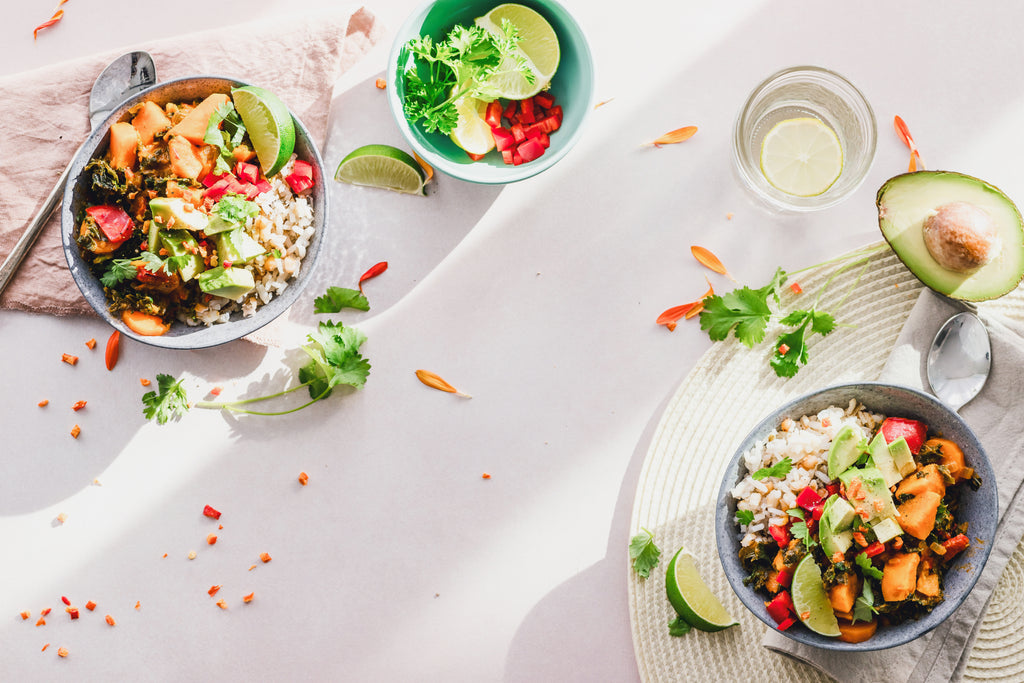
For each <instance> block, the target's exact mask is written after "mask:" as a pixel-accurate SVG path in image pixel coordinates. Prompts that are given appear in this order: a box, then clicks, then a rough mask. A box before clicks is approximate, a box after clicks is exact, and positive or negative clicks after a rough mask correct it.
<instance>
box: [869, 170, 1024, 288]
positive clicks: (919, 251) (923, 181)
mask: <svg viewBox="0 0 1024 683" xmlns="http://www.w3.org/2000/svg"><path fill="white" fill-rule="evenodd" d="M950 202H967V203H969V204H973V205H974V206H977V207H979V208H981V209H984V210H985V211H987V212H988V214H989V215H990V216H991V217H992V220H993V223H994V224H995V227H996V230H997V232H998V234H999V236H1000V239H1001V240H1002V248H1001V249H1000V251H999V253H998V255H997V256H996V257H995V258H994V259H993V260H992V261H991V262H990V263H988V264H986V265H984V266H982V267H981V268H979V269H978V270H976V271H974V272H973V273H958V272H955V271H952V270H947V269H946V268H944V267H943V266H942V265H940V264H939V262H938V261H936V260H935V258H934V257H933V256H932V255H931V252H929V251H928V247H926V246H925V242H924V233H923V228H924V222H925V220H926V219H927V218H928V216H929V215H931V214H932V213H933V212H934V211H935V210H936V209H938V208H939V207H940V206H942V205H944V204H949V203H950ZM876 204H877V206H878V225H879V227H880V228H881V230H882V235H883V236H884V237H885V239H886V241H887V242H888V243H889V245H890V246H891V247H892V250H893V251H894V252H896V255H897V256H899V258H900V260H901V261H903V263H904V264H905V265H906V266H907V268H909V269H910V271H911V272H912V273H913V274H914V275H915V276H916V277H917V278H918V279H919V280H921V282H923V283H924V284H925V285H927V286H928V287H930V288H932V289H934V290H935V291H937V292H939V293H941V294H945V295H946V296H949V297H951V298H954V299H963V300H966V301H984V300H986V299H994V298H996V297H999V296H1002V295H1003V294H1006V293H1007V292H1009V291H1011V290H1013V289H1014V288H1015V287H1016V286H1017V285H1018V284H1019V283H1020V282H1021V280H1022V279H1024V221H1022V220H1021V214H1020V211H1019V210H1018V209H1017V207H1016V206H1015V205H1014V203H1013V202H1012V201H1011V200H1010V199H1009V198H1008V197H1007V196H1006V195H1005V194H1003V193H1002V192H1001V191H1000V190H999V189H997V188H996V187H994V186H992V185H989V184H988V183H986V182H984V181H983V180H978V179H977V178H972V177H971V176H967V175H963V174H961V173H953V172H949V171H917V172H915V173H904V174H903V175H898V176H896V177H895V178H891V179H890V180H889V181H887V182H886V183H885V184H884V185H882V187H881V189H879V191H878V196H877V198H876Z"/></svg>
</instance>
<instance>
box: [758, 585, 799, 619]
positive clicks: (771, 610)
mask: <svg viewBox="0 0 1024 683" xmlns="http://www.w3.org/2000/svg"><path fill="white" fill-rule="evenodd" d="M765 609H767V610H768V615H769V616H770V617H771V618H772V619H774V620H775V623H777V624H781V623H782V622H784V621H785V620H786V619H788V618H789V617H790V615H791V614H793V598H791V597H790V596H789V591H779V592H778V593H776V594H775V597H774V598H772V599H771V600H770V601H769V602H767V603H765Z"/></svg>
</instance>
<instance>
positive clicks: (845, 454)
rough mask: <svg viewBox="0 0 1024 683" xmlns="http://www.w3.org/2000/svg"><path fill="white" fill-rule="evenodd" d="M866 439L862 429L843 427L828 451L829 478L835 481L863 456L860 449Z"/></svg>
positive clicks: (852, 426) (851, 426)
mask: <svg viewBox="0 0 1024 683" xmlns="http://www.w3.org/2000/svg"><path fill="white" fill-rule="evenodd" d="M862 438H864V437H863V435H862V434H861V431H860V428H859V427H855V426H854V425H843V428H842V429H840V430H839V432H838V433H837V434H836V436H835V438H834V439H832V447H831V448H829V450H828V478H829V479H835V478H836V477H838V476H839V475H840V474H842V473H843V472H845V471H846V470H847V469H848V468H849V467H850V466H851V465H853V463H855V462H857V458H859V457H860V455H861V450H860V448H859V447H858V445H859V444H860V440H861V439H862Z"/></svg>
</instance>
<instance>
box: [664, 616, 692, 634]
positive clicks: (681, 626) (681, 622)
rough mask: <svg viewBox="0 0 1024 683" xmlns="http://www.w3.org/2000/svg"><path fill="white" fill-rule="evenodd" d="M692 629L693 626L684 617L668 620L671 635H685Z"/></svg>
mask: <svg viewBox="0 0 1024 683" xmlns="http://www.w3.org/2000/svg"><path fill="white" fill-rule="evenodd" d="M692 629H693V627H692V626H690V624H689V623H688V622H687V621H686V620H685V619H683V618H682V617H676V618H675V619H673V620H672V621H670V622H668V634H669V635H670V636H685V635H686V634H687V633H689V632H690V631H691V630H692Z"/></svg>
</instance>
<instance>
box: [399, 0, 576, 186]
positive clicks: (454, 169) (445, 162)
mask: <svg viewBox="0 0 1024 683" xmlns="http://www.w3.org/2000/svg"><path fill="white" fill-rule="evenodd" d="M491 1H492V2H493V6H492V8H493V7H497V6H498V5H501V4H505V3H503V2H502V0H491ZM437 2H438V0H425V1H424V2H422V3H420V4H419V5H417V6H416V8H415V9H414V10H413V11H412V12H411V13H410V14H409V16H408V17H406V19H405V21H404V22H402V25H401V26H400V27H399V28H398V31H396V32H395V37H394V40H393V41H392V43H391V48H390V51H389V52H388V61H387V68H386V70H385V72H384V77H385V79H387V80H388V82H389V84H394V83H396V82H397V79H396V78H395V77H394V76H395V74H396V73H397V70H398V58H399V55H400V54H401V50H402V46H403V45H405V43H406V42H408V40H409V38H408V36H411V35H413V34H415V35H420V30H419V29H420V27H421V26H422V23H423V19H424V18H425V17H426V15H427V13H428V11H429V10H430V8H431V7H432V6H433V5H435V4H436V3H437ZM530 4H535V5H541V6H544V5H549V6H553V7H555V8H556V9H558V10H560V11H561V12H563V13H564V14H565V16H566V18H567V19H568V21H569V22H571V24H572V26H573V28H574V29H575V30H576V31H577V32H578V33H579V35H580V37H581V40H580V45H581V48H582V49H581V51H580V55H579V57H580V59H581V60H582V61H584V62H585V63H586V64H589V65H590V78H589V79H588V80H589V84H588V86H589V91H590V92H589V93H588V95H587V101H586V103H585V105H586V106H585V108H584V110H583V116H582V118H581V119H580V121H579V124H578V125H577V126H576V127H575V129H573V130H571V131H566V133H567V135H566V137H564V138H562V139H563V141H564V142H563V143H562V145H561V146H560V147H559V148H558V149H556V150H555V151H553V152H552V151H549V152H548V153H546V154H545V155H544V156H543V157H541V158H540V159H537V160H535V161H531V162H530V163H527V164H521V165H520V166H508V168H507V172H506V170H505V169H502V171H501V173H500V174H498V175H497V176H496V177H488V178H473V177H468V176H467V175H466V174H465V171H466V170H467V169H472V168H473V167H474V166H473V165H472V164H456V163H454V162H452V161H450V160H449V159H448V158H447V157H446V156H444V155H443V154H438V153H437V152H435V151H434V150H433V149H431V148H430V147H425V146H424V145H423V144H422V143H420V141H419V140H418V139H417V138H416V136H415V135H413V131H412V125H411V124H410V123H409V122H408V120H406V118H405V115H404V113H403V111H402V100H401V97H400V95H399V93H398V88H397V87H389V88H387V99H388V109H390V111H391V116H392V118H394V120H395V123H396V124H397V125H398V128H399V130H400V131H401V133H402V138H403V139H404V140H405V142H406V144H408V145H410V146H411V147H412V148H413V149H414V150H415V151H416V153H417V154H419V155H420V157H421V158H422V159H423V160H424V161H426V162H427V163H429V164H430V165H431V166H433V167H434V168H436V169H437V170H439V171H441V172H442V173H444V174H446V175H449V176H451V177H453V178H458V179H459V180H464V181H466V182H471V183H476V184H478V185H507V184H509V183H515V182H519V181H520V180H525V179H527V178H531V177H533V176H535V175H537V174H539V173H541V172H543V171H546V170H547V169H549V168H551V167H552V166H554V165H555V164H556V163H557V162H558V161H560V160H561V159H562V158H564V157H565V156H566V155H567V154H568V153H569V152H570V151H571V150H572V148H573V147H575V146H576V143H577V142H579V139H580V138H581V137H582V136H583V130H584V128H585V124H586V122H587V121H588V119H589V118H590V115H591V112H592V110H593V108H594V98H595V94H596V88H595V87H594V86H595V78H594V69H595V64H594V57H593V53H592V51H591V49H590V40H589V39H588V37H587V34H586V32H585V31H584V30H583V26H582V25H580V23H579V22H578V21H577V20H576V17H575V16H573V15H572V13H571V12H569V10H568V9H566V7H565V5H563V4H562V3H560V2H558V0H533V1H532V2H531V3H530ZM531 9H532V7H531ZM557 76H558V74H557V72H556V74H555V77H556V78H557ZM559 132H560V133H561V129H560V130H559Z"/></svg>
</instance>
